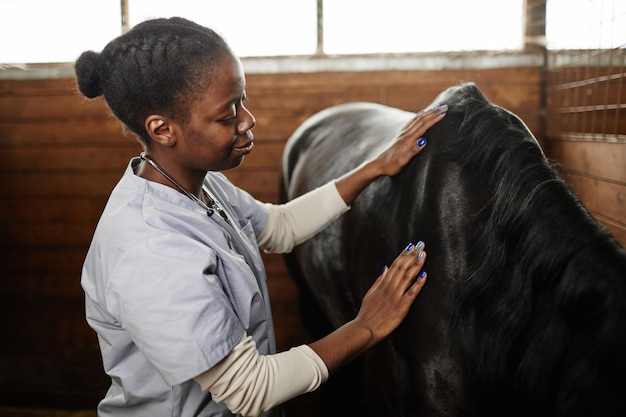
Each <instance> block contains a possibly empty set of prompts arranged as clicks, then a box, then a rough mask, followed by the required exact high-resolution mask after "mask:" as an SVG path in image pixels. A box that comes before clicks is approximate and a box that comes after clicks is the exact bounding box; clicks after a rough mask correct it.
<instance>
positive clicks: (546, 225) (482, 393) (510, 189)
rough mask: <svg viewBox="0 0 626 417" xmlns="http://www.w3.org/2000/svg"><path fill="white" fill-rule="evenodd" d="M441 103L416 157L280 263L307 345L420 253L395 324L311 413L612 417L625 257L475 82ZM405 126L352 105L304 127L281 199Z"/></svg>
mask: <svg viewBox="0 0 626 417" xmlns="http://www.w3.org/2000/svg"><path fill="white" fill-rule="evenodd" d="M438 104H447V105H448V112H447V115H446V117H445V118H444V119H443V120H442V121H440V122H439V123H437V124H436V125H435V126H433V127H432V128H431V129H430V130H429V131H428V132H427V134H426V137H427V140H428V144H427V146H426V148H425V149H423V150H422V152H421V153H420V154H419V155H417V156H416V157H415V158H413V159H412V160H411V162H409V164H408V165H407V166H406V167H405V168H404V169H403V170H402V171H401V172H400V173H399V174H397V175H396V176H393V177H382V178H379V179H377V180H376V181H375V182H373V183H372V184H371V185H370V186H368V188H366V189H365V190H364V191H363V192H362V194H361V195H359V197H358V198H357V199H356V200H354V202H353V203H352V204H351V209H350V210H349V211H348V212H347V213H346V214H344V215H343V216H341V217H340V218H339V219H337V220H336V221H334V222H333V223H331V224H330V225H329V226H328V227H327V228H326V229H325V230H323V231H322V232H320V233H319V234H317V235H316V236H314V237H313V238H311V239H310V240H308V241H306V242H305V243H302V244H301V245H299V246H297V247H296V248H294V251H293V252H292V253H291V254H289V255H288V256H287V258H286V261H287V266H288V270H289V272H290V274H291V275H292V276H293V278H294V280H295V282H296V283H298V287H299V290H300V294H301V298H302V301H303V304H302V306H303V307H302V310H303V316H304V317H303V320H304V322H305V323H306V324H307V326H309V330H310V331H311V334H312V335H316V334H318V333H320V334H321V333H323V332H324V331H329V330H332V329H333V328H336V327H338V326H340V325H342V324H343V323H345V322H347V321H349V320H351V319H353V318H354V317H355V316H356V314H357V312H358V309H359V305H360V301H361V299H362V297H363V295H364V294H365V292H366V291H367V289H368V288H369V287H370V286H371V284H372V283H373V281H374V280H375V279H376V277H377V276H378V274H379V273H380V271H381V269H382V267H383V266H384V265H389V263H390V262H392V261H393V259H394V258H395V256H396V255H397V254H398V253H399V252H400V251H401V250H402V248H403V247H405V246H406V245H407V243H408V242H416V241H417V240H423V241H424V242H425V243H426V250H427V252H428V259H427V261H426V264H425V267H424V269H425V270H426V271H427V272H428V282H427V283H426V285H425V287H424V288H423V290H422V292H421V293H420V295H419V296H418V297H417V299H416V301H415V302H414V304H413V306H412V307H411V309H410V311H409V314H408V316H407V317H406V319H405V320H404V321H403V322H402V324H401V325H400V326H399V327H398V328H397V329H396V330H395V331H394V332H393V333H392V334H391V335H390V336H389V337H388V338H386V339H385V340H384V341H383V342H381V343H380V344H378V345H377V346H375V347H374V348H372V349H370V350H369V351H368V352H366V353H365V354H364V355H362V357H361V358H360V359H359V360H358V363H357V362H355V363H354V364H352V365H351V366H353V367H354V368H353V370H352V371H351V373H349V374H346V375H349V376H347V377H345V378H344V379H343V380H341V383H340V384H338V385H337V386H335V387H333V390H335V391H334V393H333V394H332V395H334V398H335V401H336V403H335V404H330V406H329V407H328V408H326V409H325V410H324V411H323V413H324V414H323V415H327V416H330V415H342V416H349V415H355V416H356V415H358V416H394V417H414V416H415V417H417V416H426V417H430V416H437V417H442V416H450V417H453V416H454V417H460V416H463V417H465V416H483V417H484V416H550V417H556V416H589V415H593V416H618V415H619V416H625V415H626V400H625V396H626V358H625V357H626V250H625V249H624V248H623V247H622V246H621V245H620V244H619V243H618V242H617V241H616V240H615V238H614V237H613V236H612V235H611V234H610V232H608V231H607V230H606V229H605V228H604V227H602V226H601V225H600V224H599V223H597V222H596V221H595V220H594V218H593V217H592V216H591V215H590V213H589V212H588V211H587V210H586V209H585V207H584V206H583V205H582V203H581V202H580V200H579V199H578V197H577V196H576V195H575V194H574V192H573V191H572V189H571V188H570V186H569V185H568V184H567V183H566V182H565V181H564V180H563V179H562V178H561V177H560V175H559V173H558V170H557V169H556V165H555V163H553V162H552V161H551V160H549V159H548V158H547V157H546V155H545V154H544V152H543V150H542V149H541V146H540V144H539V142H538V141H537V140H536V139H535V137H534V136H533V134H532V133H531V132H530V130H529V129H528V128H527V126H526V125H525V124H524V122H523V121H522V120H521V119H520V118H519V117H518V116H517V115H515V114H514V113H512V112H511V111H509V110H507V109H505V108H503V107H501V106H498V105H496V104H494V103H492V102H490V101H489V100H488V99H487V98H486V97H485V95H484V94H483V93H482V92H481V91H480V90H479V89H478V87H477V86H476V85H475V84H473V83H463V84H457V85H453V86H451V87H449V88H447V89H446V90H444V91H443V92H442V93H441V94H440V95H439V96H438V97H437V98H436V99H435V100H434V102H433V104H432V105H431V106H436V105H438ZM414 116H415V114H414V113H412V112H408V111H405V110H402V109H398V108H393V107H389V106H386V105H383V104H377V103H365V102H352V103H346V104H340V105H337V106H333V107H330V108H327V109H324V110H322V111H320V112H319V113H317V114H315V115H313V116H311V117H310V118H309V119H307V120H306V121H305V122H304V123H303V124H302V125H300V126H299V127H298V128H297V129H296V130H295V131H294V133H293V134H292V135H291V137H290V138H289V139H288V141H287V143H286V146H285V150H284V155H283V160H282V168H281V169H282V174H281V176H282V181H281V186H280V194H281V200H282V201H289V200H291V199H293V198H295V197H297V196H298V195H301V194H303V193H305V192H307V191H309V190H312V189H314V188H316V187H318V186H320V185H322V184H324V183H326V182H328V181H332V180H333V179H335V178H338V177H340V176H341V175H343V174H344V173H346V172H348V171H350V170H352V169H354V168H355V167H357V166H359V165H360V164H361V163H363V161H366V160H368V159H370V158H372V157H374V156H376V155H377V154H378V153H380V152H381V150H382V149H383V148H384V147H386V146H388V144H389V143H390V141H392V140H395V138H396V137H397V135H398V133H399V132H400V131H401V129H402V127H403V126H404V125H405V124H406V123H407V122H408V121H409V120H410V119H411V118H413V117H414ZM307 313H309V314H308V315H307ZM311 317H314V318H315V320H312V319H311ZM322 321H323V322H325V323H323V322H322ZM346 372H347V371H346ZM332 379H333V376H331V381H332ZM327 384H330V381H329V382H327ZM321 399H322V400H323V399H324V397H323V396H322V397H321ZM338 399H340V400H338ZM340 403H341V404H343V405H344V408H343V409H342V410H341V411H340V412H338V413H336V414H334V413H333V411H332V410H333V409H334V408H335V407H337V404H340Z"/></svg>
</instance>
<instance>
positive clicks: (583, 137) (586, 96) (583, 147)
mask: <svg viewBox="0 0 626 417" xmlns="http://www.w3.org/2000/svg"><path fill="white" fill-rule="evenodd" d="M625 62H626V50H624V49H623V48H622V49H615V50H607V51H604V52H596V51H594V53H585V54H581V55H579V56H576V55H574V56H573V57H572V58H570V59H569V60H568V61H566V62H565V63H564V64H559V65H554V64H551V65H549V67H548V71H547V79H546V89H545V91H546V104H547V106H546V107H547V120H546V122H547V123H546V132H545V134H544V135H543V136H544V148H545V150H546V152H547V153H548V154H549V155H550V156H551V157H552V158H554V159H555V160H557V161H558V162H559V164H560V171H561V173H562V176H563V177H564V178H565V179H566V180H567V181H568V182H569V183H570V185H571V186H572V188H573V189H574V191H575V192H576V194H577V195H578V196H579V197H580V198H581V200H582V202H583V203H584V204H585V206H586V207H587V208H588V209H589V211H590V212H591V213H592V214H593V216H594V217H595V218H596V219H597V220H598V221H599V222H600V223H601V224H603V225H604V226H605V227H606V228H607V229H609V230H610V231H611V233H613V235H614V236H615V237H616V238H617V239H618V240H619V241H620V242H621V243H622V245H624V246H626V69H625V68H624V63H625ZM611 63H612V65H611Z"/></svg>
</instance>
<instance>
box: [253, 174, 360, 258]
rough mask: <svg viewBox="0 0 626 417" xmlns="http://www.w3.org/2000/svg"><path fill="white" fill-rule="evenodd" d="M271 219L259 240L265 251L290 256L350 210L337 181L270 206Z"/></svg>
mask: <svg viewBox="0 0 626 417" xmlns="http://www.w3.org/2000/svg"><path fill="white" fill-rule="evenodd" d="M267 206H268V207H269V218H268V221H267V225H266V226H265V229H263V232H262V233H261V234H260V235H259V237H258V238H257V243H258V245H259V247H260V248H261V249H263V250H265V251H266V252H275V253H287V252H291V250H292V249H293V247H294V246H296V245H298V244H300V243H302V242H304V241H305V240H307V239H309V238H310V237H312V236H314V235H315V234H317V233H318V232H319V231H321V230H322V229H324V228H325V227H326V226H328V225H329V224H330V223H331V222H332V221H334V220H335V219H337V218H338V217H339V216H340V215H341V214H343V213H345V212H346V211H348V210H349V209H350V206H348V205H347V204H346V203H345V202H344V201H343V199H342V198H341V195H340V194H339V192H338V191H337V187H336V185H335V183H334V182H329V183H328V184H326V185H323V186H321V187H318V188H316V189H314V190H312V191H310V192H308V193H306V194H303V195H301V196H299V197H297V198H295V199H294V200H292V201H289V202H288V203H285V204H280V205H276V204H267Z"/></svg>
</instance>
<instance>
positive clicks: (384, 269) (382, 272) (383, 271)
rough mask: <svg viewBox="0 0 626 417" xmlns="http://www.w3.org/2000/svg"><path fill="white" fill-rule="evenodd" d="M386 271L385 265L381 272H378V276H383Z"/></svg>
mask: <svg viewBox="0 0 626 417" xmlns="http://www.w3.org/2000/svg"><path fill="white" fill-rule="evenodd" d="M385 271H387V265H385V266H383V270H382V271H380V275H382V274H384V273H385Z"/></svg>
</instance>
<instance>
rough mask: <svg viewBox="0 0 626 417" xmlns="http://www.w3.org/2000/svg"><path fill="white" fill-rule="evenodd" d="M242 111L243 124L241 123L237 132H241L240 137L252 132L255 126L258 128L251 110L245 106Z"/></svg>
mask: <svg viewBox="0 0 626 417" xmlns="http://www.w3.org/2000/svg"><path fill="white" fill-rule="evenodd" d="M242 110H243V115H242V118H243V119H242V120H241V122H239V125H238V126H237V131H238V132H239V134H240V135H243V134H244V133H246V132H248V131H250V130H252V129H253V128H254V126H256V119H255V118H254V116H253V115H252V113H251V112H250V110H248V109H247V108H246V107H243V106H242Z"/></svg>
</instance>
